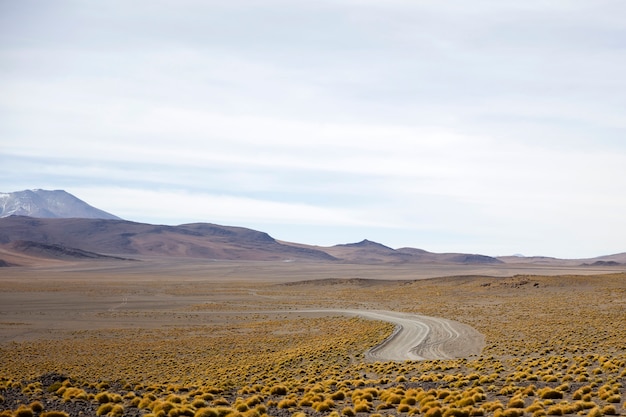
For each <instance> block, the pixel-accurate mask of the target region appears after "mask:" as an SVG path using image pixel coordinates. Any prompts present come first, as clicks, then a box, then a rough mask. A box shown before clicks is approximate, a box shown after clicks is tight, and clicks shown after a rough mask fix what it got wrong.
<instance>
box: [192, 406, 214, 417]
mask: <svg viewBox="0 0 626 417" xmlns="http://www.w3.org/2000/svg"><path fill="white" fill-rule="evenodd" d="M194 417H219V414H218V412H217V410H216V409H215V408H211V407H204V408H199V409H198V410H197V411H196V413H195V414H194Z"/></svg>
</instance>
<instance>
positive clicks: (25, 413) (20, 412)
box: [13, 405, 33, 417]
mask: <svg viewBox="0 0 626 417" xmlns="http://www.w3.org/2000/svg"><path fill="white" fill-rule="evenodd" d="M13 416H14V417H33V410H31V409H30V407H26V406H24V405H21V406H19V408H18V409H17V410H15V412H14V413H13Z"/></svg>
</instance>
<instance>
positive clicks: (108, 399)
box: [95, 391, 111, 404]
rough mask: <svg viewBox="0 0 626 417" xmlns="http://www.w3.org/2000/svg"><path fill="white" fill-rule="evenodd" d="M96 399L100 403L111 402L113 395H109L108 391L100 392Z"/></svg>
mask: <svg viewBox="0 0 626 417" xmlns="http://www.w3.org/2000/svg"><path fill="white" fill-rule="evenodd" d="M95 400H96V401H98V403H100V404H106V403H108V402H111V397H110V396H109V393H108V392H106V391H105V392H99V393H97V394H96V396H95Z"/></svg>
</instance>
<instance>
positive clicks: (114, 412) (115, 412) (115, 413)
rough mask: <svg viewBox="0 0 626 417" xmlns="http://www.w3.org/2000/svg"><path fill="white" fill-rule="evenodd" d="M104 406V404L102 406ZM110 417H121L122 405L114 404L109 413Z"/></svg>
mask: <svg viewBox="0 0 626 417" xmlns="http://www.w3.org/2000/svg"><path fill="white" fill-rule="evenodd" d="M103 405H104V404H103ZM108 415H109V416H111V417H121V416H123V415H124V406H123V405H122V404H115V405H114V406H113V408H112V409H111V411H109V414H108Z"/></svg>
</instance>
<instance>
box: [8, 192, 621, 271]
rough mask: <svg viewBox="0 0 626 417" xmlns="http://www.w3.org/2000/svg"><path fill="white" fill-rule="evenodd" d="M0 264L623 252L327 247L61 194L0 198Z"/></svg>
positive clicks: (429, 260)
mask: <svg viewBox="0 0 626 417" xmlns="http://www.w3.org/2000/svg"><path fill="white" fill-rule="evenodd" d="M0 209H1V210H2V211H1V212H0V213H1V214H0V266H12V265H33V264H37V262H38V261H39V260H42V259H52V260H56V261H68V260H73V261H80V260H85V259H98V260H111V259H114V260H130V259H142V258H145V257H154V256H158V257H176V258H202V259H212V260H239V261H282V262H291V261H310V262H311V261H312V262H340V263H355V264H398V263H407V264H458V265H496V264H503V263H524V262H527V263H543V264H546V265H548V264H554V263H559V264H565V263H569V264H571V265H583V264H586V265H590V266H620V265H622V264H624V263H626V253H622V254H617V255H611V256H605V257H600V258H594V259H590V260H569V261H566V260H558V259H555V258H547V257H546V258H544V257H533V258H523V257H517V256H516V257H503V258H494V257H490V256H485V255H479V254H464V253H432V252H428V251H425V250H422V249H416V248H400V249H393V248H390V247H388V246H385V245H383V244H380V243H377V242H372V241H370V240H367V239H366V240H363V241H361V242H357V243H349V244H339V245H335V246H330V247H321V246H313V245H307V244H303V243H292V242H284V241H279V240H276V239H274V238H273V237H271V236H270V235H268V234H267V233H264V232H261V231H256V230H252V229H247V228H243V227H234V226H221V225H216V224H210V223H191V224H183V225H178V226H166V225H153V224H146V223H137V222H132V221H128V220H122V219H120V218H119V217H117V216H114V215H112V214H110V213H107V212H105V211H102V210H99V209H97V208H95V207H92V206H90V205H88V204H87V203H85V202H84V201H82V200H80V199H78V198H76V197H74V196H73V195H71V194H69V193H67V192H65V191H62V190H55V191H46V190H26V191H19V192H13V193H8V194H0Z"/></svg>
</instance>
